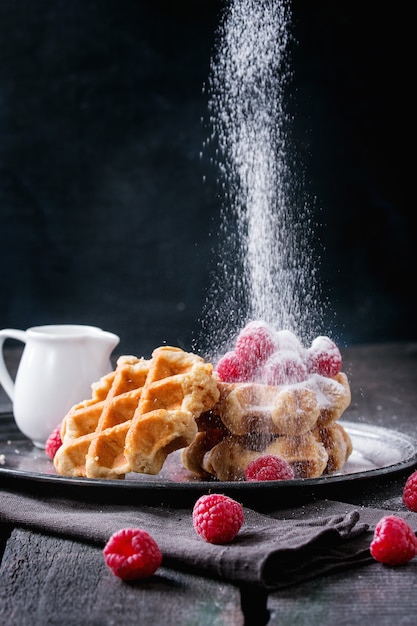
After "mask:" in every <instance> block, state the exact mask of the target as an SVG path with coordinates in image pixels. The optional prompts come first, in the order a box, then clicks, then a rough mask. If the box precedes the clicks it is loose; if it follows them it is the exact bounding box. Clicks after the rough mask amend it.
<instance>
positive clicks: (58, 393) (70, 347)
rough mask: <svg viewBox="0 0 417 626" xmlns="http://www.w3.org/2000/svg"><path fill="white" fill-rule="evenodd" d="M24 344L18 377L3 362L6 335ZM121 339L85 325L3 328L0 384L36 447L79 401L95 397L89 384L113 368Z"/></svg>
mask: <svg viewBox="0 0 417 626" xmlns="http://www.w3.org/2000/svg"><path fill="white" fill-rule="evenodd" d="M9 338H10V339H17V340H18V341H21V342H23V343H24V344H25V347H24V350H23V353H22V357H21V359H20V363H19V367H18V370H17V374H16V380H15V381H13V379H12V377H11V375H10V372H9V371H8V369H7V367H6V365H5V362H4V353H3V344H4V342H5V340H6V339H9ZM119 341H120V339H119V337H118V336H117V335H114V334H113V333H110V332H107V331H104V330H102V329H101V328H97V327H96V326H87V325H82V324H60V325H59V324H56V325H48V326H34V327H32V328H29V329H27V330H26V331H24V330H16V329H14V328H6V329H4V330H0V383H1V385H2V387H3V388H4V390H5V391H6V393H7V394H8V396H9V397H10V399H11V400H12V402H13V414H14V418H15V421H16V424H17V426H18V428H19V429H20V430H21V431H22V433H23V434H24V435H26V436H27V437H29V439H31V440H32V441H33V443H34V444H35V445H36V446H38V447H44V446H45V443H46V440H47V438H48V437H49V435H50V434H51V432H52V431H53V430H54V428H56V426H57V425H58V424H59V423H60V422H61V421H62V419H63V417H64V416H65V414H66V413H67V412H68V411H69V409H70V408H71V407H72V406H73V405H74V404H76V403H78V402H81V401H82V400H85V399H87V398H90V397H91V384H92V383H93V382H96V381H98V380H99V379H100V378H101V376H104V374H107V373H108V372H110V371H111V369H112V366H111V362H110V355H111V353H112V351H113V350H114V348H115V347H116V346H117V344H118V343H119Z"/></svg>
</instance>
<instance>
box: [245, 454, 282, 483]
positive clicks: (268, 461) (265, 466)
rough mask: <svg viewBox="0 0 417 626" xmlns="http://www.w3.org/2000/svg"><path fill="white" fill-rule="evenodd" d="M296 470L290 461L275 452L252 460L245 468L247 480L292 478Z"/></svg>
mask: <svg viewBox="0 0 417 626" xmlns="http://www.w3.org/2000/svg"><path fill="white" fill-rule="evenodd" d="M293 478H294V472H293V469H292V467H291V465H290V464H289V463H287V461H285V460H284V459H281V458H280V457H278V456H275V455H274V454H266V455H265V456H260V457H258V458H257V459H254V460H253V461H251V462H250V463H249V464H248V466H247V467H246V470H245V480H292V479H293Z"/></svg>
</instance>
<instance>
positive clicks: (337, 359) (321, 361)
mask: <svg viewBox="0 0 417 626" xmlns="http://www.w3.org/2000/svg"><path fill="white" fill-rule="evenodd" d="M307 364H308V371H309V372H310V374H320V375H321V376H327V377H328V378H333V377H334V376H337V374H338V373H339V372H340V370H341V369H342V356H341V354H340V351H339V348H338V347H337V346H336V344H335V343H334V342H333V341H332V340H331V339H329V337H322V336H320V337H316V338H315V339H314V341H313V343H312V344H311V347H310V348H308V350H307Z"/></svg>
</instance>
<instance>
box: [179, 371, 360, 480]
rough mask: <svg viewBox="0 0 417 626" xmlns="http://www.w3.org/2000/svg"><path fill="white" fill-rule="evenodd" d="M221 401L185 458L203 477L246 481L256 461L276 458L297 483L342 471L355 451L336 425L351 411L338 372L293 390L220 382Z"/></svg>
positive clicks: (201, 421) (209, 413)
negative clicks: (285, 464) (288, 468)
mask: <svg viewBox="0 0 417 626" xmlns="http://www.w3.org/2000/svg"><path fill="white" fill-rule="evenodd" d="M218 387H219V391H220V398H219V401H218V402H217V403H216V405H215V406H214V407H213V408H212V409H211V410H209V411H206V412H203V413H202V414H201V416H200V417H199V418H198V419H197V424H198V431H199V432H198V433H197V435H196V436H195V438H194V440H193V442H192V443H191V444H190V445H189V446H187V447H186V448H185V449H184V450H183V451H182V453H181V458H182V462H183V465H184V466H185V467H186V468H187V469H188V470H189V471H190V472H192V473H193V474H196V475H197V476H200V477H202V478H203V477H209V476H214V477H216V478H217V479H219V480H221V481H235V480H243V479H244V473H245V468H246V466H247V465H248V463H249V462H250V461H252V460H253V459H255V458H257V457H259V456H263V455H266V454H274V455H277V456H279V457H281V458H283V459H285V460H286V461H287V462H288V463H289V464H290V465H291V466H292V468H293V470H294V474H295V477H297V478H316V477H318V476H321V475H322V474H323V473H329V472H335V471H337V470H339V469H341V468H342V467H343V465H344V464H345V462H346V460H347V458H348V457H349V455H350V453H351V451H352V444H351V441H350V438H349V435H348V433H347V432H346V431H345V429H344V428H343V426H342V425H341V424H338V423H337V420H338V419H339V417H340V416H341V415H342V413H343V412H344V411H345V409H346V408H347V407H348V406H349V404H350V400H351V394H350V387H349V383H348V380H347V377H346V375H345V374H344V373H343V372H339V373H338V374H337V375H336V376H335V377H333V378H329V377H325V376H321V375H319V374H314V375H311V376H310V377H309V378H308V379H307V380H306V381H304V382H302V383H296V384H292V385H283V386H271V385H264V384H258V383H224V382H219V383H218Z"/></svg>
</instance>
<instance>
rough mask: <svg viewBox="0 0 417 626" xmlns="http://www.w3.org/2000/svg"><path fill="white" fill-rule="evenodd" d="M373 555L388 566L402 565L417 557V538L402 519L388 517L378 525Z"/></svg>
mask: <svg viewBox="0 0 417 626" xmlns="http://www.w3.org/2000/svg"><path fill="white" fill-rule="evenodd" d="M370 551H371V555H372V556H373V558H374V559H375V560H376V561H380V562H381V563H385V564H386V565H402V564H403V563H407V561H411V559H413V558H414V557H415V556H416V555H417V537H416V536H415V534H414V531H413V529H412V528H411V527H410V526H409V525H408V524H407V522H405V521H404V520H403V519H402V518H401V517H396V516H395V515H387V516H385V517H383V518H382V519H380V520H379V522H378V524H377V525H376V528H375V532H374V538H373V540H372V542H371V545H370Z"/></svg>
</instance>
